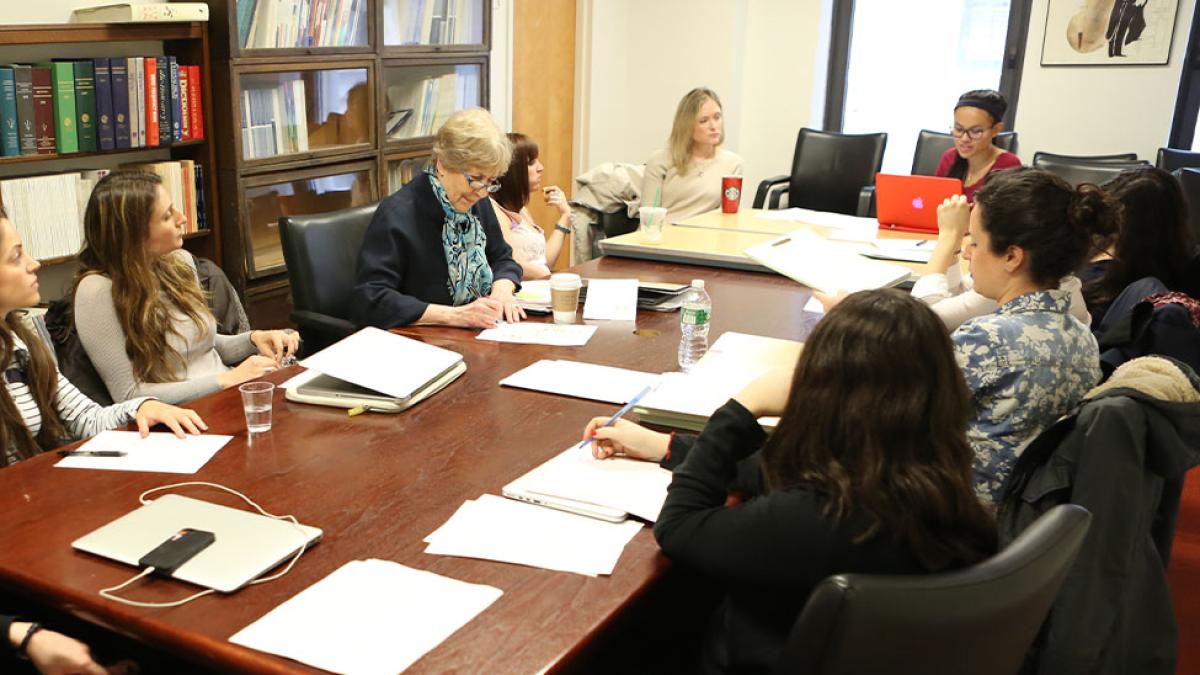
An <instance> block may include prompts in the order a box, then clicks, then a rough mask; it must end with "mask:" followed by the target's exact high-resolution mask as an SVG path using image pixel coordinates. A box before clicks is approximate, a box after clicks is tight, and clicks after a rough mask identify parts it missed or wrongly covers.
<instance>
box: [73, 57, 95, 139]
mask: <svg viewBox="0 0 1200 675" xmlns="http://www.w3.org/2000/svg"><path fill="white" fill-rule="evenodd" d="M71 66H72V68H73V69H74V72H75V120H76V127H75V128H76V129H77V130H78V131H79V151H80V152H96V151H97V150H98V149H99V148H100V145H99V143H98V139H97V137H96V73H95V70H94V68H93V66H92V62H91V61H72V62H71Z"/></svg>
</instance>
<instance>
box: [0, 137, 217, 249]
mask: <svg viewBox="0 0 1200 675" xmlns="http://www.w3.org/2000/svg"><path fill="white" fill-rule="evenodd" d="M121 168H123V169H130V170H137V171H148V172H150V173H155V174H158V175H159V176H160V177H161V178H162V179H163V185H164V187H166V189H167V193H168V194H170V195H171V203H172V204H173V205H174V206H175V208H177V209H179V210H180V211H182V212H183V213H184V215H185V216H186V217H187V223H186V224H185V225H184V232H185V233H191V232H198V231H200V230H206V229H208V224H207V219H206V216H205V209H206V198H205V189H204V172H203V168H202V167H201V166H200V165H199V164H196V163H195V162H192V161H191V160H180V161H166V162H148V163H132V164H124V165H122V167H121ZM108 173H109V170H108V169H92V170H86V171H78V172H71V173H60V174H51V175H46V176H27V177H24V178H8V179H4V180H0V203H2V204H3V205H4V209H5V211H6V212H7V213H8V218H9V220H10V221H11V222H12V223H13V225H14V226H16V228H17V233H18V234H19V235H20V236H21V241H22V242H23V243H24V245H25V250H26V251H28V252H29V255H30V256H32V257H33V258H35V259H37V260H48V259H51V258H64V257H68V256H74V255H78V253H79V250H80V249H81V248H82V247H83V214H84V212H85V211H86V209H87V203H88V199H90V198H91V195H92V190H93V189H94V188H95V187H96V183H97V182H98V181H99V180H100V179H101V178H103V177H104V176H105V175H107V174H108ZM64 196H66V198H64ZM72 196H73V197H74V198H71V197H72Z"/></svg>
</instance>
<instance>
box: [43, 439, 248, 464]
mask: <svg viewBox="0 0 1200 675" xmlns="http://www.w3.org/2000/svg"><path fill="white" fill-rule="evenodd" d="M232 438H233V436H221V435H218V434H202V435H200V436H185V437H183V438H179V437H177V436H176V435H175V434H171V433H165V432H156V433H152V434H150V435H149V436H147V437H146V438H142V436H141V434H139V433H138V432H136V431H102V432H100V433H99V434H97V435H96V436H95V437H94V438H92V440H90V441H88V442H87V443H84V444H83V445H81V446H79V450H80V451H81V452H113V451H115V452H123V453H125V455H124V456H123V457H80V456H76V457H65V458H63V459H62V460H61V461H59V463H58V464H55V465H54V466H60V467H63V468H68V469H110V470H113V471H153V472H158V473H196V472H197V471H199V470H200V469H201V467H203V466H204V465H205V464H207V463H208V460H210V459H212V456H213V455H215V454H217V451H218V450H220V449H221V448H223V447H225V444H226V443H228V442H229V441H230V440H231V439H232Z"/></svg>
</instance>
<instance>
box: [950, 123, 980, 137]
mask: <svg viewBox="0 0 1200 675" xmlns="http://www.w3.org/2000/svg"><path fill="white" fill-rule="evenodd" d="M986 131H987V128H986V127H971V128H970V129H964V128H963V127H960V126H959V125H957V124H955V125H954V128H952V129H950V135H951V136H954V137H956V138H961V137H963V136H966V137H967V138H969V139H971V140H972V141H977V140H979V139H980V137H982V136H983V134H984V132H986Z"/></svg>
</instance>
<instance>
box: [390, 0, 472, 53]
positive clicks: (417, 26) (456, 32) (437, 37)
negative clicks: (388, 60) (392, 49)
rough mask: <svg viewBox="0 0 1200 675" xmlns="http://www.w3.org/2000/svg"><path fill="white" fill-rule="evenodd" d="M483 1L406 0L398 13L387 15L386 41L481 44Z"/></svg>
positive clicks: (397, 42) (391, 42) (405, 43)
mask: <svg viewBox="0 0 1200 675" xmlns="http://www.w3.org/2000/svg"><path fill="white" fill-rule="evenodd" d="M483 2H484V0H404V6H403V9H402V10H401V13H400V16H399V17H394V18H393V17H389V16H385V18H384V21H385V25H386V28H385V31H386V35H385V36H384V37H385V42H386V43H387V44H399V45H422V44H429V45H449V44H480V43H482V42H483ZM385 11H386V10H385ZM397 19H398V20H397Z"/></svg>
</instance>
